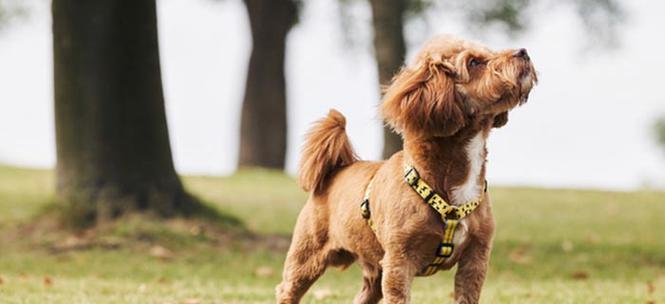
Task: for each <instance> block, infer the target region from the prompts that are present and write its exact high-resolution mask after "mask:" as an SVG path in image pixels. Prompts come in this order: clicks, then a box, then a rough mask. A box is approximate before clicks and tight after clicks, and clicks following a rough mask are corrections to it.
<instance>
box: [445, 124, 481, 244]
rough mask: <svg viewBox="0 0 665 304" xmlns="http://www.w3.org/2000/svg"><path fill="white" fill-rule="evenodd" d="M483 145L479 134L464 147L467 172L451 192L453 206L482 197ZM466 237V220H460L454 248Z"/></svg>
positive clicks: (467, 233)
mask: <svg viewBox="0 0 665 304" xmlns="http://www.w3.org/2000/svg"><path fill="white" fill-rule="evenodd" d="M485 144H486V137H485V135H484V134H483V133H482V132H479V133H478V134H476V135H475V136H474V137H473V138H472V139H471V140H470V141H469V143H468V144H467V145H466V147H465V152H466V158H467V161H468V166H467V167H468V172H467V175H466V179H465V181H464V183H463V184H462V185H460V186H457V187H455V188H454V189H453V191H452V200H453V201H452V203H453V204H454V205H457V206H459V205H462V204H464V203H466V202H469V201H471V200H474V199H477V198H478V197H480V195H482V193H483V182H482V178H481V174H482V171H483V166H484V165H485V160H486V157H487V150H486V149H485ZM468 235H469V225H468V220H467V219H461V220H460V222H459V224H458V227H457V229H456V230H455V234H454V237H453V243H454V244H455V247H460V245H461V244H462V243H464V241H466V239H467V238H468Z"/></svg>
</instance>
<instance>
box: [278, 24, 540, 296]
mask: <svg viewBox="0 0 665 304" xmlns="http://www.w3.org/2000/svg"><path fill="white" fill-rule="evenodd" d="M536 81H537V79H536V73H535V70H534V68H533V65H532V63H531V60H530V58H529V56H528V54H527V53H526V50H524V49H518V50H505V51H492V50H490V49H488V48H486V47H484V46H481V45H479V44H476V43H471V42H468V41H464V40H461V39H457V38H454V37H450V36H442V37H438V38H435V39H433V40H431V41H430V42H429V43H427V44H426V45H425V47H424V48H423V49H422V50H421V51H420V53H419V54H418V56H417V57H416V59H415V62H414V63H413V64H411V65H409V66H406V67H404V68H403V69H402V70H401V71H400V72H399V73H398V74H397V75H396V76H395V78H394V79H393V81H392V84H391V85H390V86H389V87H388V88H387V90H386V92H385V95H384V99H383V102H382V108H381V112H382V114H383V117H384V119H385V121H386V122H387V123H388V124H389V125H390V126H391V127H392V128H393V129H394V130H395V131H396V132H398V133H399V134H401V135H402V138H403V139H404V150H403V151H400V152H398V153H395V154H394V155H393V156H392V157H391V158H390V159H388V160H385V161H380V162H367V161H360V160H358V158H357V157H356V155H355V153H354V151H353V149H352V147H351V144H350V142H349V139H348V137H347V135H346V131H345V125H346V121H345V118H344V116H343V115H342V114H341V113H339V112H337V111H335V110H331V111H330V113H329V114H328V116H327V117H326V118H323V119H321V120H319V121H318V122H317V123H316V124H315V125H314V126H313V128H312V129H311V130H310V132H309V133H308V135H307V138H306V141H305V145H304V149H303V152H302V159H301V163H300V172H299V174H300V179H299V182H300V185H301V186H302V188H303V189H305V190H306V191H309V192H310V196H309V199H308V201H307V203H306V204H305V206H304V207H303V209H302V211H301V212H300V215H299V217H298V221H297V223H296V227H295V230H294V233H293V240H292V243H291V247H290V249H289V252H288V255H287V258H286V261H285V264H284V273H283V280H282V282H281V283H280V284H279V285H278V287H277V302H278V303H298V302H299V301H300V299H301V298H302V296H303V295H304V293H305V292H306V291H307V289H308V288H309V287H310V286H311V285H312V284H313V283H314V281H316V279H317V278H319V276H321V275H322V274H323V272H324V271H325V269H326V267H328V266H338V267H348V266H349V265H350V264H352V263H353V262H356V261H357V262H358V263H359V265H360V267H361V268H362V272H363V286H362V289H361V290H360V292H359V293H358V295H357V296H356V297H355V299H354V303H377V302H378V301H379V300H381V299H382V298H385V302H386V303H408V302H409V292H410V285H411V282H412V281H413V278H414V276H415V275H416V273H417V272H418V271H419V270H420V269H422V268H423V267H425V266H426V265H428V264H429V263H430V262H431V261H432V259H433V258H434V252H435V250H436V248H437V246H438V245H439V243H440V241H441V238H442V233H443V222H442V220H441V217H440V215H439V214H438V213H436V212H435V211H434V210H433V209H432V208H430V207H429V206H428V205H427V204H424V203H423V201H422V198H421V197H420V196H418V195H417V194H416V193H415V192H414V191H413V190H412V189H410V188H409V186H408V185H406V184H405V183H404V181H403V168H404V165H405V164H410V165H412V166H414V167H415V168H417V170H418V171H419V172H420V175H421V177H422V178H423V179H424V180H425V181H427V183H429V184H430V185H431V186H432V187H433V188H434V189H435V190H436V191H437V192H438V193H439V194H440V195H442V196H443V197H444V198H445V199H446V201H448V202H450V203H451V204H455V205H460V204H464V203H465V202H466V201H468V200H471V199H474V198H476V197H478V196H480V195H483V197H482V203H481V204H480V206H479V207H478V209H476V210H475V211H474V212H473V213H471V214H470V215H469V216H468V217H466V218H464V219H463V220H462V221H461V222H460V226H459V228H458V229H457V230H456V232H455V235H454V243H455V250H454V253H453V255H452V256H451V257H450V258H448V259H447V260H446V262H445V264H444V265H443V268H444V269H450V268H451V267H453V266H454V265H455V264H457V265H458V267H457V272H456V274H455V301H456V302H457V303H477V302H478V299H479V297H480V291H481V288H482V285H483V282H484V280H485V274H486V272H487V267H488V263H489V256H490V250H491V247H492V237H493V233H494V220H493V217H492V210H491V203H490V200H489V197H488V195H487V194H486V193H485V194H483V183H484V179H485V159H486V155H487V150H486V144H485V143H486V140H487V137H488V135H489V133H490V130H491V129H492V128H498V127H501V126H503V125H505V124H506V122H507V121H508V111H509V110H511V109H513V108H515V107H516V106H518V105H521V104H523V103H524V102H526V100H527V98H528V94H529V92H530V90H531V88H532V87H533V86H534V84H535V83H536ZM372 178H373V180H374V181H373V186H372V187H373V190H372V192H371V196H370V201H371V202H372V220H373V221H374V223H375V224H376V233H375V232H373V231H372V230H371V229H370V227H369V226H368V224H367V222H366V221H365V220H364V219H363V218H362V216H361V214H360V209H359V204H360V202H361V201H362V199H363V195H364V191H365V188H366V186H367V185H368V183H369V182H370V180H371V179H372Z"/></svg>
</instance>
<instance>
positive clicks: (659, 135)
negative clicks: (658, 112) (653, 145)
mask: <svg viewBox="0 0 665 304" xmlns="http://www.w3.org/2000/svg"><path fill="white" fill-rule="evenodd" d="M654 129H655V131H656V140H657V141H658V143H659V144H660V145H661V146H662V147H663V151H665V116H663V117H661V118H659V119H658V120H656V124H655V125H654Z"/></svg>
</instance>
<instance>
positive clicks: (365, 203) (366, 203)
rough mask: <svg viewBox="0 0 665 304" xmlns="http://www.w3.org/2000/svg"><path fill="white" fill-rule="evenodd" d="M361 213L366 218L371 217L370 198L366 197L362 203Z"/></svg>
mask: <svg viewBox="0 0 665 304" xmlns="http://www.w3.org/2000/svg"><path fill="white" fill-rule="evenodd" d="M360 214H361V215H362V217H363V218H364V219H366V220H368V219H369V217H370V212H369V200H368V199H366V200H364V201H363V202H362V203H360Z"/></svg>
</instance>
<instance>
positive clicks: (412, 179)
mask: <svg viewBox="0 0 665 304" xmlns="http://www.w3.org/2000/svg"><path fill="white" fill-rule="evenodd" d="M419 179H420V175H418V172H417V171H416V168H414V167H409V170H407V171H406V173H404V180H405V181H406V183H407V184H408V185H409V186H411V187H414V186H415V185H416V184H418V180H419Z"/></svg>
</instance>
